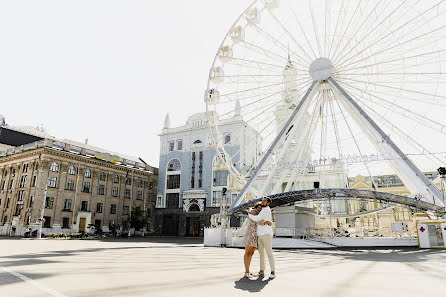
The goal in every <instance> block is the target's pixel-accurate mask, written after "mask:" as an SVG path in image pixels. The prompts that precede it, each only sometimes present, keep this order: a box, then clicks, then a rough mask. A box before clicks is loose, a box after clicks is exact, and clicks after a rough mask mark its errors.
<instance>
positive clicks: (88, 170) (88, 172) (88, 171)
mask: <svg viewBox="0 0 446 297" xmlns="http://www.w3.org/2000/svg"><path fill="white" fill-rule="evenodd" d="M85 177H88V178H90V177H91V170H90V169H85Z"/></svg>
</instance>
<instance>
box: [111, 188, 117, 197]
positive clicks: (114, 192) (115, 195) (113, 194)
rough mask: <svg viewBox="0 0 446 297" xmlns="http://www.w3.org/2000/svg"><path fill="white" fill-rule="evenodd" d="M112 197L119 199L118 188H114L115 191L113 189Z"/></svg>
mask: <svg viewBox="0 0 446 297" xmlns="http://www.w3.org/2000/svg"><path fill="white" fill-rule="evenodd" d="M112 196H113V197H118V187H113V189H112Z"/></svg>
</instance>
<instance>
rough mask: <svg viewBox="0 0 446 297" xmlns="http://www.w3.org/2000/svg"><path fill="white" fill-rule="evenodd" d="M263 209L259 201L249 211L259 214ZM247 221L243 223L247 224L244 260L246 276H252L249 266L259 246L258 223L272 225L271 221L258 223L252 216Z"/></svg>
mask: <svg viewBox="0 0 446 297" xmlns="http://www.w3.org/2000/svg"><path fill="white" fill-rule="evenodd" d="M261 210H262V202H257V203H256V204H254V207H252V208H250V209H249V212H250V213H251V214H253V215H258V214H259V213H260V211H261ZM246 220H247V222H245V223H243V225H245V224H247V225H246V232H245V236H244V238H243V244H244V245H245V255H244V256H243V262H244V264H245V276H246V277H252V274H251V273H249V266H250V265H251V259H252V256H253V255H254V252H255V251H256V248H257V224H260V225H272V223H271V222H264V221H260V222H258V223H256V222H254V221H253V220H251V219H250V218H247V219H246Z"/></svg>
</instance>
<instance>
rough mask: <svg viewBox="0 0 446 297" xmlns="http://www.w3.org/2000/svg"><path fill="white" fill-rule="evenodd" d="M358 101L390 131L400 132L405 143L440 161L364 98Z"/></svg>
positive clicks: (439, 161)
mask: <svg viewBox="0 0 446 297" xmlns="http://www.w3.org/2000/svg"><path fill="white" fill-rule="evenodd" d="M358 102H360V103H361V104H362V106H363V107H365V109H366V110H367V111H368V112H369V113H371V114H374V115H375V117H377V118H379V119H380V120H381V121H382V122H383V123H384V124H385V125H386V126H387V127H389V128H390V129H391V130H392V131H396V132H397V133H398V134H400V137H401V140H405V141H406V143H407V144H409V145H412V146H413V147H414V148H417V149H418V150H420V152H421V153H423V154H424V153H427V154H428V156H430V157H432V158H433V159H435V161H436V162H438V163H439V164H441V163H442V161H441V160H440V159H439V158H438V157H437V156H436V155H435V154H433V153H432V152H430V150H429V149H427V148H426V147H424V146H423V145H422V144H420V143H419V142H418V141H417V140H416V139H414V138H412V137H411V136H410V135H409V134H407V133H405V132H404V131H403V130H401V129H400V128H399V127H398V126H396V125H394V124H392V123H391V122H390V121H389V120H388V119H386V118H385V117H384V116H382V115H381V114H380V113H379V112H377V111H376V110H375V108H372V107H370V106H369V105H368V104H367V103H366V102H365V101H364V100H361V99H358Z"/></svg>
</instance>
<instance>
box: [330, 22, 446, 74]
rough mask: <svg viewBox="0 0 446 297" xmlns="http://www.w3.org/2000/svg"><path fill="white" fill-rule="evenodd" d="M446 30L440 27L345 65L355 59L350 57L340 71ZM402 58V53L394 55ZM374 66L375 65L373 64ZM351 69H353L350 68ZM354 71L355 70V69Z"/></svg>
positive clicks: (343, 63)
mask: <svg viewBox="0 0 446 297" xmlns="http://www.w3.org/2000/svg"><path fill="white" fill-rule="evenodd" d="M445 28H446V26H442V27H440V28H436V29H434V30H431V31H430V32H428V33H423V35H419V36H416V37H414V38H411V39H409V40H406V41H403V42H401V43H398V44H396V45H394V46H392V47H387V48H385V49H383V50H381V51H378V52H376V53H374V54H372V55H369V56H367V57H364V58H362V59H359V60H355V61H353V62H351V63H348V64H345V63H346V62H347V61H349V60H350V61H351V59H352V58H353V57H350V59H347V60H345V61H344V62H341V63H340V64H339V66H338V69H339V70H340V71H343V70H347V71H348V70H349V68H348V66H352V65H357V64H358V63H360V62H363V61H366V60H369V59H371V58H373V57H376V56H378V55H380V54H382V53H385V52H388V51H390V50H392V49H394V48H398V47H401V46H402V45H404V44H407V43H411V42H413V41H415V40H417V39H420V38H426V35H430V34H433V33H435V32H438V31H440V30H443V29H445ZM435 42H436V40H431V41H430V42H429V43H423V44H422V45H421V46H420V47H418V48H423V47H426V46H427V45H430V44H433V43H435ZM418 48H414V49H418ZM438 52H439V51H433V52H428V53H423V54H419V55H425V54H430V53H438ZM440 52H441V50H440ZM398 55H399V56H400V53H397V54H396V55H393V56H398ZM419 55H415V56H414V57H417V56H419ZM354 57H356V56H354ZM399 60H401V59H399ZM372 65H373V64H372ZM350 69H351V68H350ZM353 69H354V68H353Z"/></svg>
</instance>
